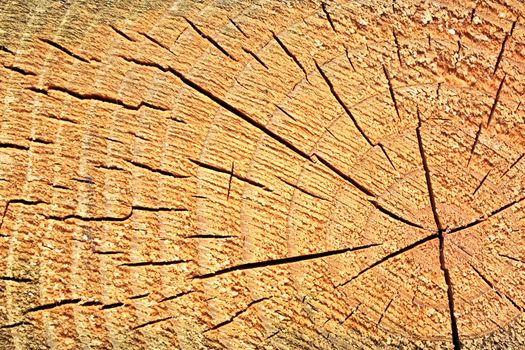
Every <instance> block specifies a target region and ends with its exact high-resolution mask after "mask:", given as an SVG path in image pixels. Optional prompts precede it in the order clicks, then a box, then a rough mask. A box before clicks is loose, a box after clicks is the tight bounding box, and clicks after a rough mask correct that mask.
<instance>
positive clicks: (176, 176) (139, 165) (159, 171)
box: [125, 159, 191, 179]
mask: <svg viewBox="0 0 525 350" xmlns="http://www.w3.org/2000/svg"><path fill="white" fill-rule="evenodd" d="M125 161H126V162H128V163H129V164H131V165H133V166H135V167H137V168H141V169H144V170H148V171H151V172H152V173H157V174H161V175H164V176H169V177H172V178H174V179H188V178H190V177H191V176H189V175H181V174H176V173H173V172H171V171H167V170H163V169H156V168H153V167H151V166H149V165H147V164H144V163H140V162H135V161H133V160H127V159H125Z"/></svg>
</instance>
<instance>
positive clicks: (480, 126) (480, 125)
mask: <svg viewBox="0 0 525 350" xmlns="http://www.w3.org/2000/svg"><path fill="white" fill-rule="evenodd" d="M482 129H483V122H480V123H479V127H478V131H477V132H476V137H475V138H474V143H473V144H472V148H471V149H470V156H469V158H468V161H467V167H468V166H469V165H470V161H471V160H472V157H473V156H474V151H475V150H476V146H477V144H478V142H479V135H481V130H482Z"/></svg>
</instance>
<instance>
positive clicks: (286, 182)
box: [277, 176, 328, 201]
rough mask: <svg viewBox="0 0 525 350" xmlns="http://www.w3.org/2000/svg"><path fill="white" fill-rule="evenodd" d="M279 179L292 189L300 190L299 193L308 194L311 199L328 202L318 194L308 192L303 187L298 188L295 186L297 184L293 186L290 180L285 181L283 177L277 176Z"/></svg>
mask: <svg viewBox="0 0 525 350" xmlns="http://www.w3.org/2000/svg"><path fill="white" fill-rule="evenodd" d="M277 178H278V179H279V180H281V181H282V182H284V183H285V184H287V185H288V186H290V187H292V188H295V189H296V190H298V191H299V192H302V193H304V194H306V195H308V196H310V197H313V198H316V199H320V200H323V201H328V199H327V198H324V197H323V196H320V195H317V194H315V193H312V192H310V191H307V190H305V189H304V188H302V187H300V186H298V185H295V184H293V183H292V182H290V181H288V180H285V179H283V178H281V177H279V176H277Z"/></svg>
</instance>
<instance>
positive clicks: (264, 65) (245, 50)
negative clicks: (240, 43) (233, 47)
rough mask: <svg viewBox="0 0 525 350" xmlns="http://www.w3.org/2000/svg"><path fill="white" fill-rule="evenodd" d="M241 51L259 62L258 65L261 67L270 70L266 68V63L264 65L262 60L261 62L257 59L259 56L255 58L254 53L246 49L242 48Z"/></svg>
mask: <svg viewBox="0 0 525 350" xmlns="http://www.w3.org/2000/svg"><path fill="white" fill-rule="evenodd" d="M242 50H243V51H244V52H246V53H247V54H248V55H250V56H252V57H253V59H254V60H256V61H257V62H259V64H260V65H261V66H263V67H264V68H266V69H270V68H268V66H267V65H266V63H264V62H263V60H261V59H260V58H259V56H257V55H256V54H255V53H254V52H252V51H250V50H248V49H246V48H244V47H243V48H242Z"/></svg>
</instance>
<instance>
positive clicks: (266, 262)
mask: <svg viewBox="0 0 525 350" xmlns="http://www.w3.org/2000/svg"><path fill="white" fill-rule="evenodd" d="M379 245H381V244H380V243H373V244H368V245H363V246H358V247H352V248H344V249H337V250H328V251H324V252H320V253H312V254H304V255H298V256H292V257H289V258H281V259H270V260H264V261H256V262H251V263H245V264H240V265H234V266H230V267H226V268H223V269H220V270H217V271H215V272H210V273H205V274H203V275H197V276H194V277H193V278H194V279H206V278H211V277H216V276H220V275H223V274H225V273H229V272H234V271H242V270H250V269H257V268H261V267H269V266H276V265H285V264H293V263H296V262H302V261H308V260H315V259H321V258H326V257H329V256H333V255H340V254H345V253H348V252H352V251H358V250H362V249H367V248H371V247H376V246H379Z"/></svg>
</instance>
